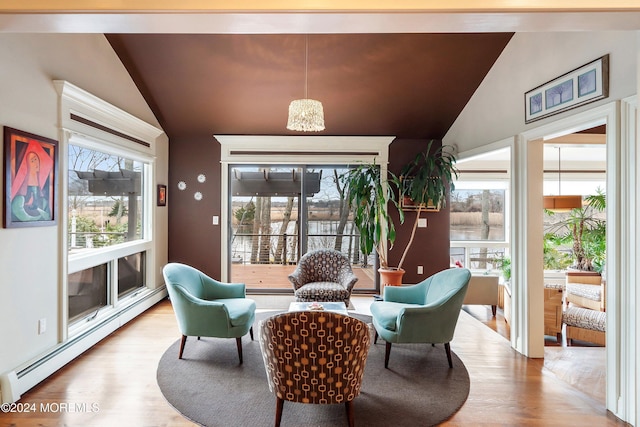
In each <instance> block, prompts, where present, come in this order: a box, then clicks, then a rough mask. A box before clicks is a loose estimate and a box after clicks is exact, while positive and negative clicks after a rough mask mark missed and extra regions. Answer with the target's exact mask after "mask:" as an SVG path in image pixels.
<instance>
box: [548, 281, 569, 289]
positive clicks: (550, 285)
mask: <svg viewBox="0 0 640 427" xmlns="http://www.w3.org/2000/svg"><path fill="white" fill-rule="evenodd" d="M544 288H545V289H558V290H560V291H564V289H565V282H544Z"/></svg>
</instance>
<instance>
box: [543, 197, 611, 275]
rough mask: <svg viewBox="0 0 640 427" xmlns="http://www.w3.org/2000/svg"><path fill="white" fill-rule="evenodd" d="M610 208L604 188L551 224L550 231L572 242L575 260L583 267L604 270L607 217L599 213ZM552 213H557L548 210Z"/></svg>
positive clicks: (560, 240) (583, 268)
mask: <svg viewBox="0 0 640 427" xmlns="http://www.w3.org/2000/svg"><path fill="white" fill-rule="evenodd" d="M605 209H606V196H605V194H604V191H603V190H602V189H600V188H598V189H597V190H596V194H594V195H590V196H588V197H585V205H584V206H583V207H581V208H576V209H572V210H571V211H570V212H569V213H568V214H567V215H566V216H565V217H564V218H561V219H560V220H559V221H557V222H555V223H553V224H551V225H550V226H549V227H548V232H550V233H553V234H555V235H556V236H557V238H558V241H559V242H560V243H564V244H568V245H571V250H572V256H573V261H574V264H573V265H572V268H575V269H577V270H582V271H596V272H601V271H602V268H603V267H604V262H605V255H606V221H605V220H603V219H600V218H599V217H598V214H599V213H601V212H603V211H604V210H605ZM547 214H548V215H551V216H553V215H555V213H554V212H550V211H547Z"/></svg>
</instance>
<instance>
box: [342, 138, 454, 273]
mask: <svg viewBox="0 0 640 427" xmlns="http://www.w3.org/2000/svg"><path fill="white" fill-rule="evenodd" d="M432 147H433V141H430V142H429V144H428V146H427V148H426V149H425V150H424V151H422V152H420V153H418V154H417V155H416V157H415V158H414V159H413V160H412V161H410V162H409V163H407V164H406V165H405V166H404V167H403V168H402V169H401V172H400V175H399V176H396V175H395V174H393V173H391V172H388V174H387V176H382V175H381V172H380V168H379V165H377V164H375V163H370V164H361V165H359V166H358V167H356V168H354V169H351V170H349V171H348V172H347V173H346V174H345V175H343V176H344V179H345V181H344V182H345V184H346V186H347V200H348V202H349V204H350V206H351V207H352V208H353V209H354V223H355V226H356V228H357V229H358V231H359V233H360V250H361V252H362V253H363V254H364V255H365V256H366V255H369V254H371V253H372V252H373V251H374V250H375V251H376V253H377V254H378V258H379V260H380V268H379V270H378V272H379V273H380V277H381V283H382V285H400V284H401V283H402V275H403V274H404V270H403V269H402V264H403V262H404V260H405V258H406V255H407V253H408V251H409V248H410V247H411V245H412V243H413V240H414V237H415V233H416V229H417V227H418V219H419V217H420V214H421V213H422V212H423V211H424V210H425V209H426V208H427V206H428V205H434V206H442V207H444V206H445V204H446V196H447V194H448V192H449V191H450V190H452V189H453V188H454V184H453V180H454V179H455V178H457V173H458V172H457V169H456V168H455V162H456V159H455V156H454V154H453V150H451V147H448V146H440V147H438V148H436V149H434V150H433V151H432ZM401 200H402V201H404V200H410V201H411V203H412V204H413V205H414V206H416V207H417V208H416V209H415V221H414V222H413V228H412V230H411V237H410V238H409V241H408V243H407V245H406V246H405V248H404V251H403V254H402V257H401V259H400V262H399V264H398V265H397V266H395V267H392V266H390V265H389V261H388V255H387V247H389V249H391V248H392V247H393V244H394V242H395V239H396V229H395V225H394V223H393V220H392V217H391V215H390V211H389V209H393V210H395V211H397V212H398V217H399V221H400V224H402V223H404V219H405V213H404V211H403V209H402V206H401V203H400V201H401Z"/></svg>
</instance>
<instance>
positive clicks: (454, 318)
mask: <svg viewBox="0 0 640 427" xmlns="http://www.w3.org/2000/svg"><path fill="white" fill-rule="evenodd" d="M470 278H471V272H470V271H469V270H467V269H466V268H451V269H448V270H444V271H440V272H438V273H436V274H434V275H433V276H431V277H429V278H427V279H425V280H423V281H422V282H420V283H418V284H416V285H410V286H397V287H396V286H386V287H385V288H384V301H375V302H374V303H372V304H371V315H372V318H373V326H374V327H375V329H376V335H375V340H376V341H377V339H378V335H380V336H381V337H382V339H384V340H385V341H386V351H385V358H384V367H385V368H387V367H388V366H389V354H390V353H391V344H392V343H431V344H438V343H444V347H445V350H446V352H447V359H448V360H449V367H450V368H453V363H452V361H451V349H450V347H449V342H450V341H451V340H452V339H453V333H454V331H455V328H456V323H457V322H458V316H459V315H460V309H461V307H462V301H463V300H464V296H465V294H466V292H467V286H468V285H469V279H470Z"/></svg>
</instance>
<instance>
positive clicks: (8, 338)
mask: <svg viewBox="0 0 640 427" xmlns="http://www.w3.org/2000/svg"><path fill="white" fill-rule="evenodd" d="M0 58H1V60H0V125H2V126H9V127H13V128H16V129H20V130H23V131H26V132H30V133H34V134H37V135H41V136H44V137H48V138H52V139H55V140H58V139H59V133H58V132H59V129H58V126H57V124H58V95H57V93H56V90H55V88H54V86H53V83H52V81H53V80H56V79H61V80H67V81H69V82H70V83H73V84H74V85H76V86H79V87H80V88H82V89H84V90H86V91H88V92H91V93H92V94H94V95H96V96H98V97H100V98H102V99H103V100H105V101H107V102H109V103H111V104H113V105H115V106H117V107H119V108H121V109H123V110H125V111H127V112H129V113H131V114H133V115H135V116H137V117H138V118H140V119H142V120H144V121H146V122H148V123H149V124H151V125H154V126H157V127H160V126H159V124H158V122H157V120H156V119H155V117H154V116H153V113H152V112H151V110H150V109H149V107H148V106H147V104H146V102H145V101H144V99H143V98H142V96H141V95H140V92H139V91H138V89H137V88H136V86H135V85H134V84H133V82H132V80H131V78H130V77H129V75H128V73H127V72H126V70H125V68H124V67H123V66H122V64H121V63H120V60H119V59H118V57H117V56H116V55H115V53H114V52H113V50H112V49H111V46H110V45H109V43H108V42H107V40H106V39H105V38H104V36H103V35H73V34H0ZM161 139H162V140H161V141H159V143H158V147H157V156H158V157H157V162H158V168H157V174H156V176H157V180H158V182H160V183H166V182H167V177H168V172H167V163H168V147H167V145H168V144H167V140H166V137H164V136H163V137H162V138H161ZM2 144H3V143H2V142H0V145H2ZM0 169H1V170H2V175H3V176H4V164H3V165H2V166H0ZM60 173H63V171H60ZM61 190H62V189H61V188H59V189H58V197H59V195H60V194H61ZM58 202H59V203H61V200H60V198H58ZM0 209H4V202H3V201H2V200H0ZM155 216H156V219H157V220H158V225H157V226H156V230H155V232H156V233H157V234H156V235H157V236H158V239H159V240H160V241H163V242H165V245H164V248H160V249H159V250H156V252H155V258H156V260H158V262H160V263H162V264H163V263H164V262H166V239H167V237H166V236H167V232H166V228H167V222H166V220H167V218H166V208H158V209H157V212H156V215H155ZM58 222H59V225H58V226H57V227H53V226H52V227H36V228H13V229H4V228H0V374H1V373H3V372H5V371H9V370H13V369H15V368H17V367H18V366H20V365H23V364H25V363H27V362H28V361H30V360H32V359H34V358H37V356H38V355H41V354H43V353H45V352H47V351H48V350H50V349H51V348H52V347H54V346H55V345H56V344H57V343H58V336H59V331H58V327H57V324H58V318H59V312H58V310H59V309H58V299H59V298H58V295H59V287H60V286H61V284H60V282H61V280H60V277H59V276H60V264H59V263H60V262H61V259H63V258H62V254H61V253H60V251H59V248H60V247H61V241H60V240H59V239H60V238H65V236H60V233H61V231H60V230H61V223H62V222H64V220H63V218H60V217H59V216H58ZM162 264H160V265H162ZM159 277H161V276H159ZM41 318H46V319H47V331H46V332H45V333H44V334H42V335H38V333H37V331H38V330H37V325H38V319H41Z"/></svg>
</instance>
